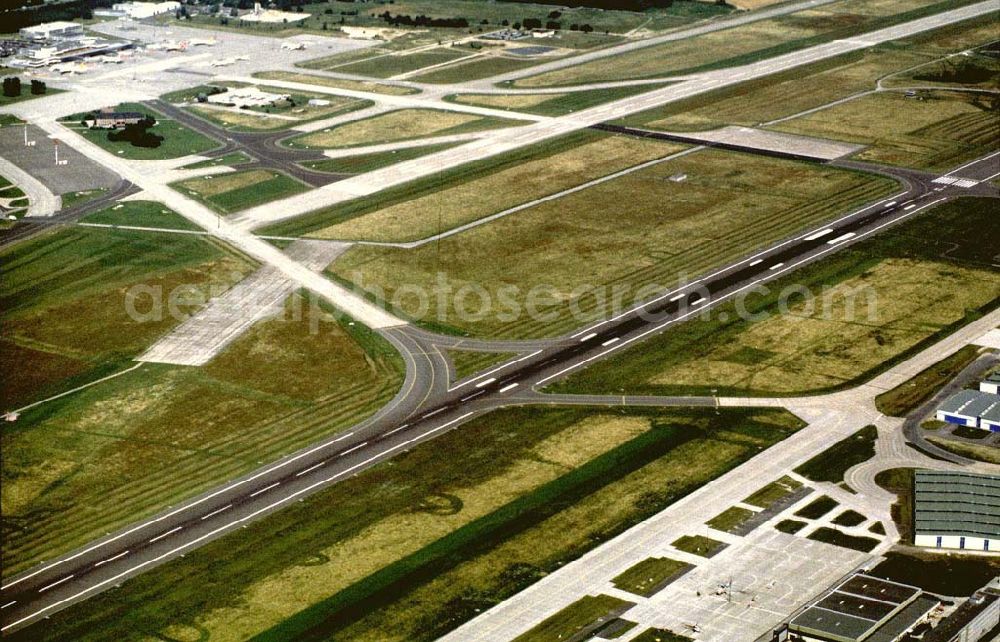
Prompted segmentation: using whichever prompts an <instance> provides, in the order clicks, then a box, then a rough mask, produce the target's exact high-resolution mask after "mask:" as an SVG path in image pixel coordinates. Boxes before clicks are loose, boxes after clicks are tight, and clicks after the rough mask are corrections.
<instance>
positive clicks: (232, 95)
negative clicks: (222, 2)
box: [206, 87, 291, 109]
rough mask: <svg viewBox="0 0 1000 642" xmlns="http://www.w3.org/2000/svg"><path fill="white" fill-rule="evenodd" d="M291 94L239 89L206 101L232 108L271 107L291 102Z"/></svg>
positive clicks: (254, 88)
mask: <svg viewBox="0 0 1000 642" xmlns="http://www.w3.org/2000/svg"><path fill="white" fill-rule="evenodd" d="M290 98H291V96H290V95H289V94H272V93H270V92H267V91H261V90H260V89H258V88H257V87H237V88H234V89H227V90H226V91H224V92H222V93H219V94H211V95H209V96H208V97H207V98H206V100H207V101H208V102H210V103H212V104H214V105H228V106H230V107H239V108H241V109H243V108H247V107H270V106H271V105H273V104H275V103H277V102H280V101H282V100H289V99H290Z"/></svg>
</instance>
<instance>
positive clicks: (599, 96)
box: [448, 84, 663, 116]
mask: <svg viewBox="0 0 1000 642" xmlns="http://www.w3.org/2000/svg"><path fill="white" fill-rule="evenodd" d="M660 87H663V85H661V84H655V85H638V86H635V87H615V88H612V89H592V90H590V91H574V92H568V93H565V94H508V95H503V94H458V95H456V96H449V97H448V99H449V100H453V101H454V102H456V103H460V104H463V105H476V106H478V107H492V108H494V109H507V110H510V111H523V112H527V113H530V114H540V115H542V116H565V115H566V114H571V113H573V112H575V111H580V110H581V109H587V108H588V107H593V106H595V105H601V104H603V103H607V102H611V101H613V100H621V99H622V98H628V97H630V96H635V95H636V94H642V93H645V92H648V91H653V90H654V89H659V88H660Z"/></svg>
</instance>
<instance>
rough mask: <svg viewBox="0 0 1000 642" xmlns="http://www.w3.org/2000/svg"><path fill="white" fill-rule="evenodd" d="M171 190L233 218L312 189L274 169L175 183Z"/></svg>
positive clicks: (253, 170)
mask: <svg viewBox="0 0 1000 642" xmlns="http://www.w3.org/2000/svg"><path fill="white" fill-rule="evenodd" d="M171 187H173V188H174V189H175V190H177V191H178V192H181V193H182V194H185V195H187V196H190V197H192V198H194V199H196V200H198V201H201V202H202V203H204V204H205V205H207V206H209V207H211V208H212V209H214V210H215V211H217V212H220V213H222V214H232V213H233V212H238V211H240V210H244V209H246V208H248V207H253V206H255V205H261V204H263V203H269V202H271V201H275V200H278V199H280V198H285V197H286V196H291V195H292V194H298V193H300V192H304V191H306V190H308V189H309V186H307V185H305V184H304V183H300V182H299V181H297V180H295V179H294V178H292V177H290V176H287V175H285V174H282V173H281V172H276V171H274V170H270V169H248V170H243V171H239V172H230V173H226V174H211V175H209V176H199V177H197V178H189V179H187V180H183V181H180V182H177V183H172V184H171Z"/></svg>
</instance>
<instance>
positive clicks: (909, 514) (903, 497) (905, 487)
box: [875, 468, 914, 544]
mask: <svg viewBox="0 0 1000 642" xmlns="http://www.w3.org/2000/svg"><path fill="white" fill-rule="evenodd" d="M913 472H914V471H913V469H912V468H892V469H889V470H883V471H881V472H879V473H878V474H877V475H875V483H876V484H878V485H879V486H880V487H882V488H883V489H885V490H887V491H889V492H890V493H893V494H894V495H896V501H895V502H894V503H893V504H892V508H891V511H892V521H893V522H894V523H895V524H896V529H897V530H898V531H899V539H900V541H901V542H903V543H907V544H912V543H913V484H914V482H913Z"/></svg>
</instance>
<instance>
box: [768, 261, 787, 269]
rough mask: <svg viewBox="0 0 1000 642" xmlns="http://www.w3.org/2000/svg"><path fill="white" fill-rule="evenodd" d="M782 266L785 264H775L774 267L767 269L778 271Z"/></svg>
mask: <svg viewBox="0 0 1000 642" xmlns="http://www.w3.org/2000/svg"><path fill="white" fill-rule="evenodd" d="M782 265H784V263H775V264H774V265H772V266H771V267H769V268H767V269H768V270H777V269H778V268H780V267H781V266H782Z"/></svg>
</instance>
